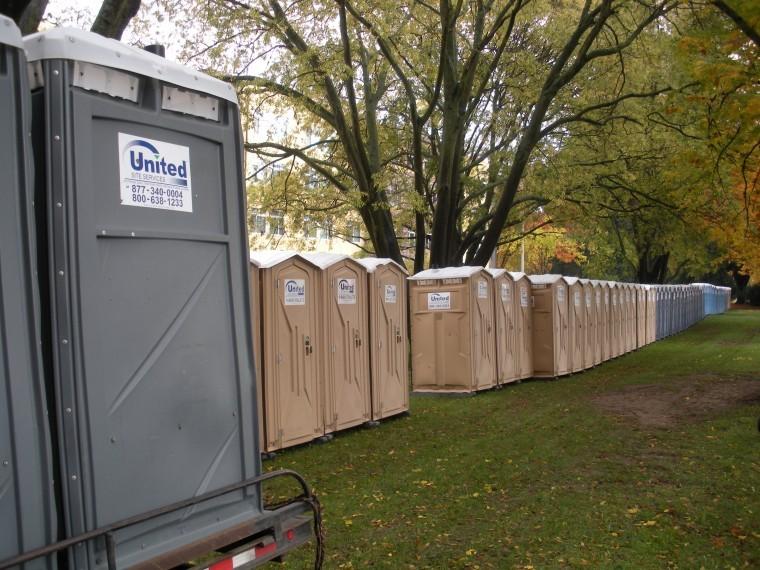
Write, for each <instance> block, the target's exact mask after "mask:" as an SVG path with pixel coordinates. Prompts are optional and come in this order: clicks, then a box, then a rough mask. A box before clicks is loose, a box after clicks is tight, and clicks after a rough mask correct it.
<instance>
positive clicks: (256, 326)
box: [248, 261, 266, 452]
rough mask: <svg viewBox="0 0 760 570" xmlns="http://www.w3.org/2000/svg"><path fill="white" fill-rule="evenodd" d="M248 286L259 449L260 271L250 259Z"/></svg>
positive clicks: (261, 428)
mask: <svg viewBox="0 0 760 570" xmlns="http://www.w3.org/2000/svg"><path fill="white" fill-rule="evenodd" d="M248 288H249V292H248V295H249V298H250V305H251V340H252V342H253V355H254V357H253V370H254V374H256V382H255V386H254V387H255V389H256V406H257V409H258V416H259V417H258V422H259V449H260V450H261V451H262V452H263V451H264V450H265V449H266V435H265V434H264V431H265V426H264V376H263V368H262V362H261V359H262V355H263V347H262V344H261V326H262V323H261V271H260V270H259V268H258V266H257V265H256V264H255V263H254V262H253V261H250V263H249V264H248Z"/></svg>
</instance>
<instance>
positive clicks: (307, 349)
mask: <svg viewBox="0 0 760 570" xmlns="http://www.w3.org/2000/svg"><path fill="white" fill-rule="evenodd" d="M303 345H304V351H305V352H306V356H309V355H310V354H311V353H312V352H314V346H313V345H312V344H311V339H310V338H309V337H308V336H307V337H305V338H304V341H303Z"/></svg>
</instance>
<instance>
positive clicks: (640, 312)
mask: <svg viewBox="0 0 760 570" xmlns="http://www.w3.org/2000/svg"><path fill="white" fill-rule="evenodd" d="M633 289H634V293H635V298H636V348H637V349H638V348H641V347H642V346H644V345H645V344H646V312H647V301H646V291H645V290H644V287H643V286H642V285H638V284H637V285H634V288H633Z"/></svg>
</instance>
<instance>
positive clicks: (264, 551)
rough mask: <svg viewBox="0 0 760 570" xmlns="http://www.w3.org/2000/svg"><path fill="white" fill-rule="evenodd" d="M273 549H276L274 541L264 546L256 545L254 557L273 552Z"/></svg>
mask: <svg viewBox="0 0 760 570" xmlns="http://www.w3.org/2000/svg"><path fill="white" fill-rule="evenodd" d="M275 550H277V543H276V542H272V543H270V544H267V545H266V546H257V547H256V558H258V557H259V556H266V555H267V554H272V552H274V551H275Z"/></svg>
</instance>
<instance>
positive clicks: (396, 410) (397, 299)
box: [357, 257, 409, 421]
mask: <svg viewBox="0 0 760 570" xmlns="http://www.w3.org/2000/svg"><path fill="white" fill-rule="evenodd" d="M357 261H358V262H359V263H361V264H362V265H363V266H364V268H365V269H366V270H367V298H368V302H369V362H370V365H369V370H370V387H371V390H370V391H371V395H372V421H379V420H382V419H384V418H387V417H390V416H394V415H396V414H401V413H403V412H406V411H408V410H409V348H408V347H409V335H408V333H407V323H406V321H407V295H406V278H407V276H408V274H407V271H406V269H405V268H404V267H403V266H401V265H399V264H398V263H396V262H395V261H393V260H392V259H388V258H378V257H367V258H363V259H357Z"/></svg>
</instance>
